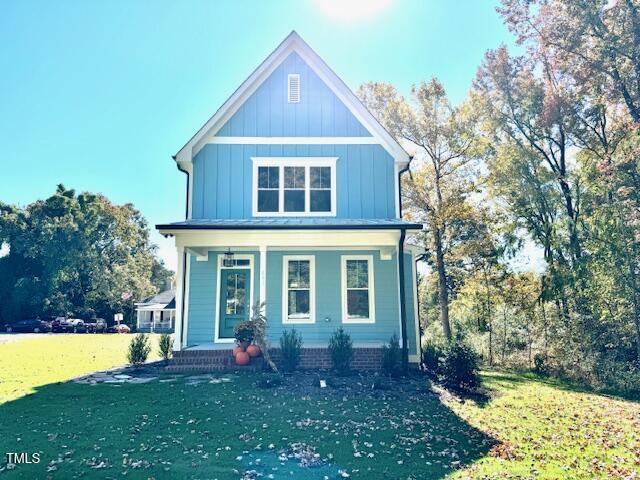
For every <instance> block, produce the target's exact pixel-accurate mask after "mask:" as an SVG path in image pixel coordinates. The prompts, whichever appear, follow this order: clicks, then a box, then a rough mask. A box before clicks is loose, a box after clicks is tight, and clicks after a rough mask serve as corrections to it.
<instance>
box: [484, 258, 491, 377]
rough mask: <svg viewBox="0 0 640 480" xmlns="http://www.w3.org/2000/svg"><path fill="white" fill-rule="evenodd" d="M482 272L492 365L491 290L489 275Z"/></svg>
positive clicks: (485, 271)
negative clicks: (485, 293) (485, 292)
mask: <svg viewBox="0 0 640 480" xmlns="http://www.w3.org/2000/svg"><path fill="white" fill-rule="evenodd" d="M483 273H484V286H485V288H486V291H487V327H488V329H489V365H493V338H492V337H493V324H492V312H491V290H490V287H489V277H488V275H487V270H486V269H483Z"/></svg>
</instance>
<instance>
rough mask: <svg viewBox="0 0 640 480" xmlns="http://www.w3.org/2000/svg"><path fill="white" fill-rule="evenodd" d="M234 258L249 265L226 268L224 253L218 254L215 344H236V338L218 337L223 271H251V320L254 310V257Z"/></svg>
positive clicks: (240, 256)
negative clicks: (235, 269)
mask: <svg viewBox="0 0 640 480" xmlns="http://www.w3.org/2000/svg"><path fill="white" fill-rule="evenodd" d="M233 257H234V258H235V259H236V260H249V265H240V266H235V265H234V266H233V267H225V266H224V263H223V260H224V253H223V252H220V253H218V261H217V268H216V270H217V272H216V319H215V323H214V326H213V335H214V337H213V342H214V343H234V342H235V341H236V339H235V338H233V337H232V338H221V337H219V336H218V333H219V328H220V306H221V305H220V287H221V285H220V281H221V278H222V270H228V269H234V268H237V269H249V285H250V288H249V305H247V308H248V309H249V318H251V309H252V308H253V291H254V290H255V288H253V286H254V282H253V255H251V254H249V255H246V254H237V253H236V254H234V255H233Z"/></svg>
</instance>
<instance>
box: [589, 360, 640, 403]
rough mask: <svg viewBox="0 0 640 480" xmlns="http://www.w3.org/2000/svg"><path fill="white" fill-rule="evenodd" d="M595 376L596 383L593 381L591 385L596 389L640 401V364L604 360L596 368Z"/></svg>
mask: <svg viewBox="0 0 640 480" xmlns="http://www.w3.org/2000/svg"><path fill="white" fill-rule="evenodd" d="M595 376H596V381H592V382H591V385H590V386H593V387H595V389H597V390H600V391H603V392H606V393H613V394H615V395H622V396H625V397H627V398H631V399H633V400H640V363H639V362H621V361H615V360H611V359H606V358H603V359H600V361H599V362H598V364H597V365H596V367H595ZM584 383H586V382H584ZM594 384H595V385H594Z"/></svg>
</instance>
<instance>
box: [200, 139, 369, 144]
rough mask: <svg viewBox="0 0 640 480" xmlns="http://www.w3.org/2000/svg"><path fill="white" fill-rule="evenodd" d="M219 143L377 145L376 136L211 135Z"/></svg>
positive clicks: (213, 140)
mask: <svg viewBox="0 0 640 480" xmlns="http://www.w3.org/2000/svg"><path fill="white" fill-rule="evenodd" d="M207 143H211V144H221V145H378V144H379V143H380V140H378V139H377V138H376V137H211V138H210V139H208V141H207Z"/></svg>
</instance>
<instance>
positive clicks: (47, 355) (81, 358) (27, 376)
mask: <svg viewBox="0 0 640 480" xmlns="http://www.w3.org/2000/svg"><path fill="white" fill-rule="evenodd" d="M3 337H4V338H3V340H4V341H2V342H0V404H1V403H2V402H6V401H8V400H14V399H16V398H19V397H21V396H23V395H25V394H27V393H31V392H33V391H34V389H35V388H37V387H40V386H43V385H47V384H51V383H54V382H64V381H66V380H69V379H70V378H73V377H77V376H79V375H84V374H86V373H90V372H94V371H96V370H103V369H106V368H111V367H114V366H118V365H125V364H126V363H127V348H128V346H129V342H130V341H131V338H132V337H133V335H132V334H131V335H126V334H71V333H70V334H38V335H15V334H13V335H3ZM157 337H158V336H157V335H152V336H151V344H152V346H153V347H152V350H151V354H150V355H149V360H151V359H154V358H158V353H157V350H158V340H157ZM0 454H1V452H0Z"/></svg>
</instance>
